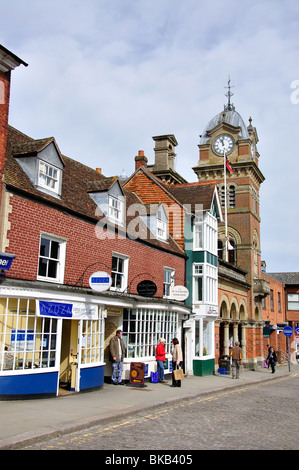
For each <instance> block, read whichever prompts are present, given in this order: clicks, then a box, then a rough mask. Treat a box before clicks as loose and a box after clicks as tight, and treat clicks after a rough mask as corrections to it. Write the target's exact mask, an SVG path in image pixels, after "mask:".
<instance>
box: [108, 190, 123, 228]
mask: <svg viewBox="0 0 299 470" xmlns="http://www.w3.org/2000/svg"><path fill="white" fill-rule="evenodd" d="M108 218H109V220H110V221H111V222H114V223H117V224H119V225H123V223H124V201H122V200H121V199H120V198H118V197H116V196H113V195H112V194H108Z"/></svg>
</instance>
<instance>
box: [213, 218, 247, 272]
mask: <svg viewBox="0 0 299 470" xmlns="http://www.w3.org/2000/svg"><path fill="white" fill-rule="evenodd" d="M227 230H228V235H229V242H230V245H231V247H232V248H233V249H232V250H228V261H229V263H231V264H234V265H236V264H237V252H238V245H240V244H241V243H242V238H241V235H240V233H239V232H238V231H237V230H236V229H234V228H232V227H228V228H227ZM224 247H225V227H224V226H221V227H219V228H218V257H219V258H221V259H224V258H225V253H224Z"/></svg>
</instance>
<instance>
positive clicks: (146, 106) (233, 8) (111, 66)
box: [0, 0, 299, 272]
mask: <svg viewBox="0 0 299 470" xmlns="http://www.w3.org/2000/svg"><path fill="white" fill-rule="evenodd" d="M0 6H1V17H2V21H1V29H0V43H1V44H2V45H3V46H4V47H6V48H7V49H9V50H10V51H12V52H14V53H15V54H16V55H18V56H19V57H20V58H21V59H23V60H24V61H25V62H27V63H28V64H29V66H28V67H23V66H20V67H18V68H17V69H16V70H15V71H14V72H13V77H12V89H11V108H10V124H11V125H12V126H14V127H16V128H18V129H19V130H21V131H22V132H24V133H25V134H28V135H30V136H31V137H33V138H36V139H38V138H43V137H48V136H54V137H55V139H56V141H57V143H58V145H59V147H60V150H61V152H62V153H63V154H65V155H68V156H69V157H71V158H74V159H76V160H79V161H81V162H82V163H85V164H87V165H88V166H91V167H94V168H96V167H100V168H102V172H103V174H104V175H105V176H111V175H115V174H120V173H122V172H123V171H124V172H125V173H126V174H127V175H130V174H131V173H132V172H133V171H134V157H135V156H136V155H137V153H138V150H144V152H145V155H146V156H147V158H148V160H149V163H153V162H154V152H153V147H154V142H153V140H152V136H156V135H163V134H168V133H169V134H174V135H175V137H176V139H177V141H178V147H177V148H176V150H177V157H176V160H177V162H176V170H177V171H178V172H179V173H181V174H182V175H183V176H184V177H185V178H186V179H187V180H188V181H190V182H191V181H196V175H195V173H194V172H193V170H192V167H193V166H196V165H197V163H198V147H197V145H198V143H199V135H200V134H201V133H202V131H203V129H204V127H205V126H206V124H207V122H208V121H209V120H210V119H211V118H212V117H213V116H214V115H215V114H217V113H218V112H220V111H222V110H223V106H224V104H225V103H226V97H225V93H226V91H227V90H226V89H225V86H226V85H227V80H228V76H229V75H230V78H231V83H232V85H234V88H233V89H232V91H233V93H234V96H233V98H232V102H233V103H234V105H235V107H236V110H237V111H238V112H239V113H240V114H241V116H242V117H243V119H244V121H245V123H246V124H247V123H248V118H249V117H250V116H251V117H252V119H253V121H252V124H253V125H254V126H255V127H256V128H257V132H258V136H259V143H258V150H259V153H260V155H261V156H260V163H259V165H260V169H261V171H262V172H263V174H264V176H265V178H266V180H265V182H264V183H263V185H262V188H261V192H260V202H261V217H262V224H261V239H262V259H264V260H265V261H266V263H267V271H268V272H277V271H299V250H298V247H297V243H298V234H299V230H298V228H299V198H298V186H299V184H298V183H299V178H298V171H299V164H298V161H299V147H298V142H299V129H298V126H299V34H298V31H299V2H298V0H286V1H285V2H281V0H273V1H271V0H269V1H267V0H261V1H255V0H252V1H251V2H245V1H244V2H240V0H238V1H237V0H227V1H226V2H224V1H223V0H213V1H211V0H209V1H207V0H184V1H181V0H85V1H84V2H83V1H78V0H59V1H57V0H51V1H49V0H42V1H41V0H26V1H24V0H11V1H9V2H8V1H7V0H0Z"/></svg>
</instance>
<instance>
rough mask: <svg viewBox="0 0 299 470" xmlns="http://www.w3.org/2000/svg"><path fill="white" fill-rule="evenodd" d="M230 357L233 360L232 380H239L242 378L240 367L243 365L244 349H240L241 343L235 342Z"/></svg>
mask: <svg viewBox="0 0 299 470" xmlns="http://www.w3.org/2000/svg"><path fill="white" fill-rule="evenodd" d="M230 355H231V358H232V378H233V379H238V378H239V377H240V365H241V364H242V349H241V348H240V343H239V341H236V342H235V346H234V347H233V348H232V349H231V351H230Z"/></svg>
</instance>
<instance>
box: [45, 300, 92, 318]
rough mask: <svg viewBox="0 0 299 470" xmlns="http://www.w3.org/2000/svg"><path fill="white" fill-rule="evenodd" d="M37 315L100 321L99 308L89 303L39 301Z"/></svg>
mask: <svg viewBox="0 0 299 470" xmlns="http://www.w3.org/2000/svg"><path fill="white" fill-rule="evenodd" d="M36 314H37V315H38V316H41V317H50V318H65V319H67V318H68V319H73V320H82V319H83V320H84V319H85V320H98V318H99V313H98V306H97V305H96V304H91V303H87V302H55V301H52V300H37V301H36Z"/></svg>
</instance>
